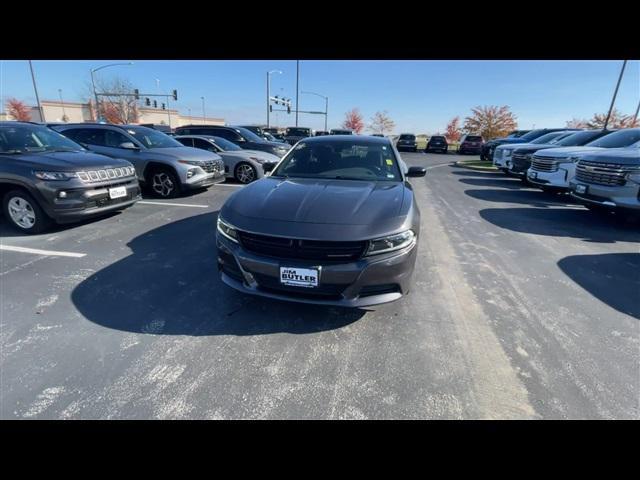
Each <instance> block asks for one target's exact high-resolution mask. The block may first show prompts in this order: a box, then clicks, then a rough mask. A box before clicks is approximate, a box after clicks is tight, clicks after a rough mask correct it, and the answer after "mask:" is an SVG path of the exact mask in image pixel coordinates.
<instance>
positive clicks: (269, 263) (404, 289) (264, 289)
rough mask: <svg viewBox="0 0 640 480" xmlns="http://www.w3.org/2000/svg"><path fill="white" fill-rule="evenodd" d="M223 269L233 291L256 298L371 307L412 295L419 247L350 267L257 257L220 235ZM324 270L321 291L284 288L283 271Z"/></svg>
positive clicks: (362, 259) (357, 261) (226, 280)
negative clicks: (291, 269)
mask: <svg viewBox="0 0 640 480" xmlns="http://www.w3.org/2000/svg"><path fill="white" fill-rule="evenodd" d="M216 244H217V247H218V269H219V270H220V273H221V278H222V281H223V282H224V283H226V284H227V285H228V286H230V287H232V288H234V289H236V290H238V291H240V292H243V293H246V294H250V295H258V296H262V297H267V298H272V299H277V300H285V301H292V302H299V303H307V304H317V305H332V306H341V307H366V306H371V305H378V304H382V303H388V302H393V301H395V300H398V299H400V298H401V297H402V296H403V295H405V294H407V293H408V291H409V287H410V284H411V278H412V275H413V270H414V266H415V261H416V254H417V242H416V243H414V244H413V245H411V246H409V247H407V248H405V249H403V250H399V251H396V252H390V253H387V254H380V255H375V256H372V257H363V258H361V259H359V260H356V261H353V262H349V263H325V264H322V265H319V264H318V262H312V261H307V260H282V259H277V258H271V257H266V256H262V255H256V254H254V253H252V252H248V251H247V250H245V249H244V248H242V246H241V245H239V244H237V243H234V242H232V241H230V240H228V239H226V238H224V237H222V236H221V235H219V234H216ZM281 266H282V267H299V268H311V267H314V268H319V271H320V279H319V285H318V287H315V288H304V287H291V286H284V285H281V284H280V267H281Z"/></svg>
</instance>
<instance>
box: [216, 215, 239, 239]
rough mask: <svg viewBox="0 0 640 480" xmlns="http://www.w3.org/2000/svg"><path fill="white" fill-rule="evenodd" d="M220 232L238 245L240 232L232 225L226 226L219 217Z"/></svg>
mask: <svg viewBox="0 0 640 480" xmlns="http://www.w3.org/2000/svg"><path fill="white" fill-rule="evenodd" d="M218 232H220V234H221V235H222V236H224V237H227V238H228V239H229V240H231V241H232V242H236V243H238V232H237V231H236V229H235V228H233V227H232V226H231V225H228V224H226V223H225V222H224V221H223V220H221V219H220V217H218Z"/></svg>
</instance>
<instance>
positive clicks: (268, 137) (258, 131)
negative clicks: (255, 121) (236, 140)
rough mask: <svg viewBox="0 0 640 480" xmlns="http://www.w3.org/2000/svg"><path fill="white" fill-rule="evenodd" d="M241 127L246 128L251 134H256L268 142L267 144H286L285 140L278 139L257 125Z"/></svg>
mask: <svg viewBox="0 0 640 480" xmlns="http://www.w3.org/2000/svg"><path fill="white" fill-rule="evenodd" d="M240 127H242V128H246V129H247V130H249V131H250V132H253V133H255V134H256V135H257V136H258V137H260V138H262V139H263V140H266V141H267V142H275V143H285V142H284V138H282V139H278V138H277V137H275V136H274V135H273V134H272V133H271V132H269V131H267V129H266V128H262V127H259V126H257V125H240ZM269 130H271V129H269Z"/></svg>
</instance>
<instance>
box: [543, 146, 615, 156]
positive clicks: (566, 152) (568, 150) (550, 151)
mask: <svg viewBox="0 0 640 480" xmlns="http://www.w3.org/2000/svg"><path fill="white" fill-rule="evenodd" d="M598 150H611V149H606V148H601V147H558V148H547V149H546V150H545V151H544V156H545V157H552V158H567V157H569V156H571V155H574V154H575V155H578V154H582V153H585V152H594V151H598Z"/></svg>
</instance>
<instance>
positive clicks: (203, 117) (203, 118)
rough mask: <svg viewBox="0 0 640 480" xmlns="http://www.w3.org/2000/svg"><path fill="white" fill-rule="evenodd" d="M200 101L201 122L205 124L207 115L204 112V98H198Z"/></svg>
mask: <svg viewBox="0 0 640 480" xmlns="http://www.w3.org/2000/svg"><path fill="white" fill-rule="evenodd" d="M200 100H202V122H203V123H204V124H206V123H207V114H206V113H205V111H204V97H200Z"/></svg>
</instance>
